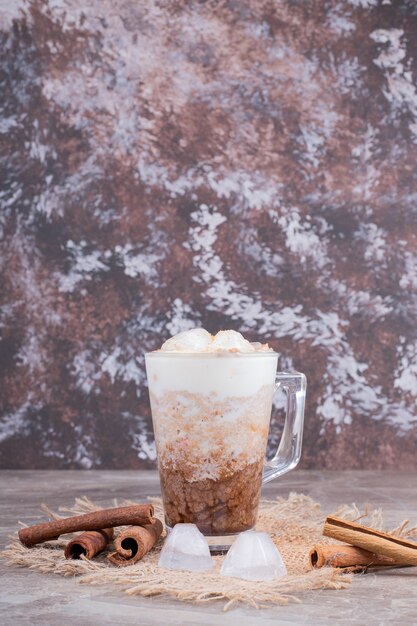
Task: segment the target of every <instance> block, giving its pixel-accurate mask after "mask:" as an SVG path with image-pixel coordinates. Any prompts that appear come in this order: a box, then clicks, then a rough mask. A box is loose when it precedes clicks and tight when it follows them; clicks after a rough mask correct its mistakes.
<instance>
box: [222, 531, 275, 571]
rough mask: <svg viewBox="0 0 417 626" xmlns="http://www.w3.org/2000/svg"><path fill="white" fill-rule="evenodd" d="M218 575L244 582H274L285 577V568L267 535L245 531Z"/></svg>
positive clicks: (230, 551) (227, 556)
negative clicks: (241, 579) (239, 579)
mask: <svg viewBox="0 0 417 626" xmlns="http://www.w3.org/2000/svg"><path fill="white" fill-rule="evenodd" d="M220 573H221V574H223V576H231V577H232V578H243V579H244V580H274V579H275V578H282V577H283V576H286V574H287V568H286V567H285V565H284V562H283V560H282V557H281V555H280V553H279V551H278V550H277V548H276V546H275V544H274V542H273V541H272V539H271V537H270V536H269V535H268V534H267V533H264V532H261V531H256V530H247V531H245V532H243V533H240V535H239V536H238V538H237V539H236V540H235V542H234V543H233V544H232V546H231V548H230V550H229V552H228V553H227V555H226V558H225V560H224V561H223V565H222V567H221V570H220Z"/></svg>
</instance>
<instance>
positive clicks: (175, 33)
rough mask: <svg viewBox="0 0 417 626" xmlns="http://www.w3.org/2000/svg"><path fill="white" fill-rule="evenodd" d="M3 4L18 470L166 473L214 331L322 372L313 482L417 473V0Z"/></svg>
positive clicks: (4, 223)
mask: <svg viewBox="0 0 417 626" xmlns="http://www.w3.org/2000/svg"><path fill="white" fill-rule="evenodd" d="M0 14H1V44H0V79H1V121H0V146H1V191H0V203H1V212H0V236H1V253H0V261H1V279H0V280H1V283H0V284H1V294H0V297H1V303H0V304H1V344H0V354H1V360H0V371H1V377H2V382H1V418H0V463H1V466H2V467H14V468H34V467H37V468H92V467H95V468H100V467H107V468H122V467H130V468H138V467H151V466H154V465H155V449H154V444H153V436H152V427H151V420H150V410H149V405H148V393H147V387H146V381H145V373H144V363H143V356H142V354H143V352H144V351H146V350H150V349H153V348H156V347H158V346H159V345H160V343H161V341H162V340H163V339H166V338H167V337H168V336H169V335H170V334H172V333H176V332H178V331H181V330H184V329H187V328H190V327H193V326H195V325H199V326H200V325H202V326H204V327H206V328H207V329H209V330H211V331H216V330H218V329H220V328H234V329H237V330H240V331H242V332H243V333H244V334H245V335H246V336H247V337H248V338H249V339H251V340H256V339H261V340H262V341H269V342H270V343H271V345H272V346H273V347H274V348H275V349H276V350H277V351H279V353H280V355H281V357H280V360H281V367H282V368H291V367H294V368H296V369H299V370H302V371H304V372H305V373H306V374H307V377H308V381H309V392H308V403H307V417H306V433H305V447H304V455H303V460H302V465H303V467H305V468H313V467H315V468H323V467H325V468H346V467H351V468H387V467H398V468H404V469H415V468H417V421H416V415H417V412H416V399H417V359H416V357H417V348H416V338H417V329H416V314H417V247H416V240H417V169H416V163H417V88H416V77H417V36H416V33H417V2H416V1H415V0H403V1H394V0H392V1H389V0H383V1H382V0H316V1H311V2H310V1H307V0H305V1H302V0H298V1H297V0H275V1H273V0H268V1H264V0H219V1H213V2H210V1H207V2H203V1H200V2H197V1H185V0H177V1H175V0H170V1H167V0H161V1H159V2H158V1H157V0H155V1H147V0H122V1H120V0H119V1H114V0H112V1H110V0H105V1H103V0H89V1H80V0H68V1H65V0H50V1H49V2H48V1H47V0H42V1H41V0H33V1H32V2H23V1H21V0H16V1H14V2H7V1H5V0H1V2H0ZM281 423H282V419H281V414H280V413H279V414H278V416H277V417H276V418H274V424H275V426H276V427H277V428H279V426H280V424H281ZM274 440H276V436H275V437H273V441H272V443H274Z"/></svg>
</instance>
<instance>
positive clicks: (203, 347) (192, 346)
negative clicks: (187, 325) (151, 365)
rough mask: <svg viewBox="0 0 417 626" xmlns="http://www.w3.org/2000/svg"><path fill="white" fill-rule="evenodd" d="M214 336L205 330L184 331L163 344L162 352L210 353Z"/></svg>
mask: <svg viewBox="0 0 417 626" xmlns="http://www.w3.org/2000/svg"><path fill="white" fill-rule="evenodd" d="M211 343H212V336H211V335H210V333H208V332H207V331H206V330H204V328H192V329H191V330H184V331H183V332H182V333H178V334H177V335H174V337H171V339H168V340H167V341H165V343H163V344H162V347H161V351H162V352H208V350H209V347H210V344H211Z"/></svg>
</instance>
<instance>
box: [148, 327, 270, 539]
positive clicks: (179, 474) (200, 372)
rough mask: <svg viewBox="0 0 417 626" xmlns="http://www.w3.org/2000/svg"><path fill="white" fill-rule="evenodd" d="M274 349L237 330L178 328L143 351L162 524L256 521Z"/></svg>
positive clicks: (236, 525)
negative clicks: (155, 347) (153, 348)
mask: <svg viewBox="0 0 417 626" xmlns="http://www.w3.org/2000/svg"><path fill="white" fill-rule="evenodd" d="M277 359H278V355H277V354H276V353H275V352H273V350H271V349H270V348H269V347H268V346H267V345H266V344H260V343H250V342H249V341H246V340H245V339H244V338H243V337H242V335H241V334H240V333H237V332H235V331H220V332H219V333H217V335H215V336H213V335H210V334H209V333H208V332H207V331H205V330H203V329H193V330H190V331H186V332H184V333H180V334H179V335H176V336H175V337H172V338H171V339H169V340H168V341H166V342H165V343H164V344H163V345H162V347H161V349H160V350H156V351H155V352H151V353H148V354H147V355H146V369H147V377H148V385H149V393H150V400H151V408H152V418H153V424H154V431H155V440H156V447H157V455H158V464H159V472H160V479H161V487H162V495H163V502H164V508H165V517H166V520H165V521H166V524H167V525H168V527H172V526H174V525H175V524H177V523H180V522H187V523H194V524H196V525H197V526H198V528H199V529H200V530H201V532H203V533H204V534H205V535H206V536H215V537H218V536H225V535H233V534H236V533H239V532H241V531H244V530H248V529H250V528H252V527H253V526H254V524H255V520H256V515H257V509H258V503H259V496H260V488H261V482H262V472H263V468H264V463H265V450H266V444H267V437H268V429H269V422H270V416H271V407H272V398H273V394H274V387H275V376H276V370H277Z"/></svg>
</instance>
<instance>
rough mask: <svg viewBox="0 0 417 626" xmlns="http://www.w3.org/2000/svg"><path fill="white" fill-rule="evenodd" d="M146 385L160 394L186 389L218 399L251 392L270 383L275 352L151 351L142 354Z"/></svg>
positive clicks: (275, 361)
mask: <svg viewBox="0 0 417 626" xmlns="http://www.w3.org/2000/svg"><path fill="white" fill-rule="evenodd" d="M145 360H146V372H147V377H148V384H149V388H150V389H151V391H152V392H153V393H154V394H157V395H161V394H164V393H166V392H171V391H187V392H188V393H200V394H203V395H211V394H216V395H217V396H218V397H219V398H226V397H230V396H233V397H242V396H251V395H253V394H255V393H256V392H257V391H258V390H259V389H260V388H261V387H263V386H264V385H266V384H269V385H273V384H274V380H275V373H276V371H277V363H278V355H277V354H276V353H275V352H266V353H262V354H257V353H252V354H239V353H235V354H234V353H231V354H227V353H226V354H222V353H219V354H198V353H197V354H165V353H163V352H151V353H148V354H147V355H146V357H145Z"/></svg>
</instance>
